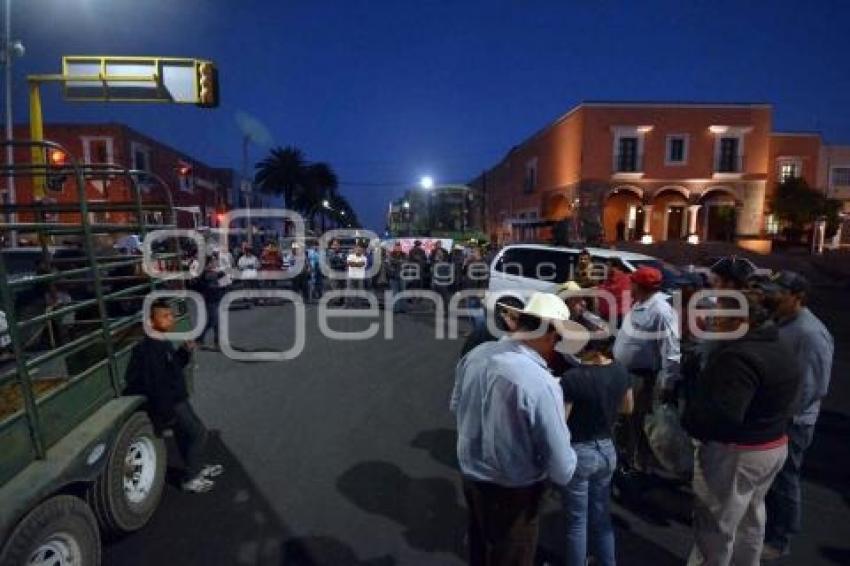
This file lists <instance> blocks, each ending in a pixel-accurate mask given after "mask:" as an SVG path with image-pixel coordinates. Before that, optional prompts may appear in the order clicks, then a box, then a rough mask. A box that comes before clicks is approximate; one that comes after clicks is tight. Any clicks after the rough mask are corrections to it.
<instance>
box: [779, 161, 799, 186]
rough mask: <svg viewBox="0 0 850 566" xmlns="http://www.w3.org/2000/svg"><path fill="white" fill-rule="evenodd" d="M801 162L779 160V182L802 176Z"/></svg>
mask: <svg viewBox="0 0 850 566" xmlns="http://www.w3.org/2000/svg"><path fill="white" fill-rule="evenodd" d="M800 169H801V167H800V162H799V161H790V160H785V161H780V162H779V182H780V183H784V182H785V181H789V180H791V179H797V178H799V177H800Z"/></svg>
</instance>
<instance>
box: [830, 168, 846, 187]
mask: <svg viewBox="0 0 850 566" xmlns="http://www.w3.org/2000/svg"><path fill="white" fill-rule="evenodd" d="M829 181H830V185H831V186H833V187H850V167H833V168H832V171H831V172H830V174H829Z"/></svg>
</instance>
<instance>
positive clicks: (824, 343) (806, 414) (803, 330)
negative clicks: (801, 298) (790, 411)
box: [779, 307, 835, 425]
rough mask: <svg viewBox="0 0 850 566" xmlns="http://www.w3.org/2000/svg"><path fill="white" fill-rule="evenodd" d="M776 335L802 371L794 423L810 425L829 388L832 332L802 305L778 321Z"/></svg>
mask: <svg viewBox="0 0 850 566" xmlns="http://www.w3.org/2000/svg"><path fill="white" fill-rule="evenodd" d="M779 339H780V340H781V341H782V342H783V343H785V344H786V345H787V346H788V347H789V348H790V349H791V353H792V354H793V355H794V357H795V358H796V359H797V363H798V364H799V365H800V371H801V372H802V378H803V382H802V384H801V386H800V400H799V405H798V409H797V412H796V414H795V416H794V424H802V425H814V424H815V422H816V421H817V419H818V413H819V412H820V401H821V399H822V398H823V397H825V396H826V392H827V390H828V389H829V378H830V375H831V373H832V356H833V353H834V351H835V345H834V343H833V339H832V335H831V334H830V333H829V331H828V330H827V329H826V326H824V325H823V323H822V322H821V321H820V320H818V318H817V317H816V316H815V315H814V314H812V311H810V310H809V309H808V308H806V307H803V308H802V309H801V310H800V312H799V313H798V314H797V316H795V317H793V318H790V319H788V320H786V321H783V322H780V323H779Z"/></svg>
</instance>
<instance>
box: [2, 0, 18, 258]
mask: <svg viewBox="0 0 850 566" xmlns="http://www.w3.org/2000/svg"><path fill="white" fill-rule="evenodd" d="M4 12H5V22H4V24H5V29H4V33H3V62H4V63H5V68H4V71H5V76H6V85H5V87H6V166H7V167H9V170H8V174H7V176H6V189H7V190H8V194H9V197H8V198H9V201H8V202H9V204H10V205H12V206H13V207H14V206H15V204H16V203H17V195H16V194H15V173H14V172H13V171H12V165H14V162H15V148H14V147H12V144H11V141H12V139H13V137H14V126H15V125H14V121H13V118H12V57H13V53H12V0H5V10H4ZM17 221H18V215H17V214H16V213H15V212H14V209H13V212H12V213H11V215H10V217H9V222H10V223H12V224H14V223H15V222H17ZM9 239H10V243H9V245H10V246H11V247H13V248H16V247H18V233H17V231H15V230H12V231H11V232H9Z"/></svg>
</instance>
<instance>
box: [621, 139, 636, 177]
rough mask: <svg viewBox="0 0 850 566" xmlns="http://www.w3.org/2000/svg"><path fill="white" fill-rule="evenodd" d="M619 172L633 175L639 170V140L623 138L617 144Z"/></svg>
mask: <svg viewBox="0 0 850 566" xmlns="http://www.w3.org/2000/svg"><path fill="white" fill-rule="evenodd" d="M616 162H617V172H620V173H632V172H635V171H637V170H638V138H637V137H621V138H620V139H619V141H618V143H617V159H616Z"/></svg>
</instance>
